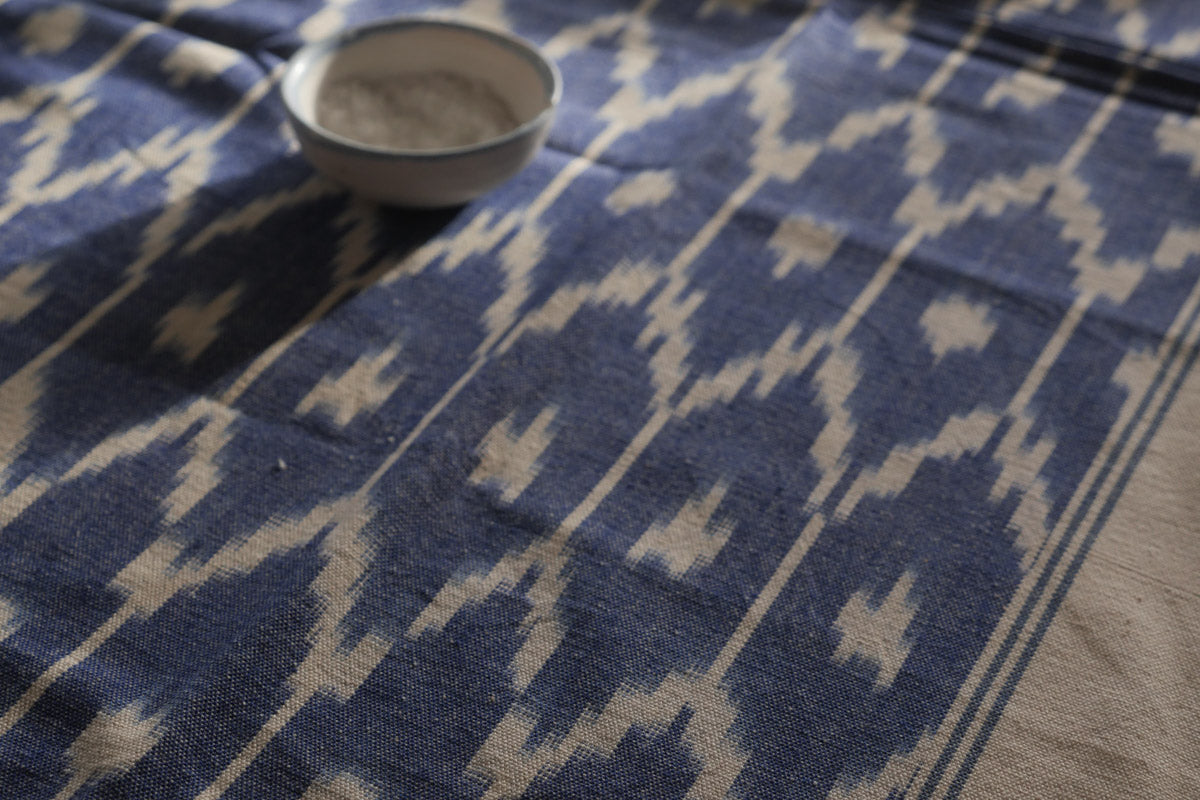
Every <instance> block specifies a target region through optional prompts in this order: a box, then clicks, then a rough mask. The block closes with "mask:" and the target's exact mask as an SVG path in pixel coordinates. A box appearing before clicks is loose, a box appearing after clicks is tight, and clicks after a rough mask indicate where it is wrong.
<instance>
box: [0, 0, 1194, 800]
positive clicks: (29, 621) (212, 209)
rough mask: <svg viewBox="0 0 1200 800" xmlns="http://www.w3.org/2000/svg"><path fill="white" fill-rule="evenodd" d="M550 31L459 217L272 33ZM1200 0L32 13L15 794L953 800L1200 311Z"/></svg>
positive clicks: (6, 757) (22, 182) (20, 210)
mask: <svg viewBox="0 0 1200 800" xmlns="http://www.w3.org/2000/svg"><path fill="white" fill-rule="evenodd" d="M401 12H414V13H437V14H449V15H453V16H459V17H465V18H469V19H474V20H478V21H483V22H486V23H489V24H492V25H495V26H498V27H502V28H504V29H507V30H511V31H514V32H516V33H518V34H520V35H522V36H524V37H526V38H528V39H530V40H531V41H534V42H536V43H537V44H539V45H540V46H542V47H543V48H544V49H545V51H546V52H547V54H548V55H550V56H551V57H552V58H553V59H554V60H555V62H556V63H557V64H558V65H559V67H560V68H561V70H562V71H563V74H564V78H565V87H566V88H565V94H564V102H563V106H562V108H561V110H560V113H559V116H558V118H557V121H556V124H555V127H554V130H553V132H552V134H551V137H550V140H549V142H548V145H547V147H546V149H545V150H544V151H543V152H542V153H541V154H540V155H539V156H538V158H537V159H536V160H535V161H534V163H533V164H532V165H531V166H530V167H529V168H527V169H526V170H525V171H524V172H523V173H521V174H520V175H519V176H518V177H517V178H515V179H513V180H512V181H510V182H509V183H507V184H505V185H504V186H502V187H501V188H500V189H498V190H497V191H495V192H493V193H491V194H489V195H488V196H486V197H484V198H482V199H481V200H479V201H477V202H476V203H473V204H471V205H469V206H466V207H464V208H461V209H453V210H450V211H445V212H413V211H403V210H397V209H388V208H379V207H376V206H373V205H371V204H368V203H365V202H363V201H360V200H357V199H355V198H354V197H352V196H350V195H348V194H346V193H345V192H343V191H342V190H341V189H339V188H338V187H337V186H335V185H333V184H331V183H329V182H327V181H325V180H324V179H322V178H320V177H317V176H315V175H314V173H313V172H312V170H311V169H310V167H309V166H308V165H307V164H306V163H305V162H304V161H303V160H302V159H301V158H300V156H299V154H298V152H297V150H296V148H295V145H294V141H293V139H292V137H291V134H290V132H289V131H288V130H287V128H286V127H285V117H284V113H283V110H282V106H281V103H280V100H279V97H278V92H277V81H278V79H279V77H280V75H281V72H282V68H283V64H284V62H285V61H286V59H287V57H288V56H289V55H290V54H291V53H292V52H294V51H295V49H296V48H298V47H299V46H300V45H301V44H302V43H303V42H304V41H307V40H312V39H315V38H319V37H321V36H324V35H327V34H329V33H332V32H334V31H335V30H338V29H339V28H341V27H342V26H344V25H347V24H353V23H356V22H363V21H367V20H372V19H377V18H379V17H382V16H387V15H390V14H395V13H401ZM1197 103H1200V6H1197V5H1196V4H1194V3H1192V2H1187V0H1175V1H1174V2H1172V1H1170V0H1157V2H1145V3H1140V4H1137V3H1124V2H1100V1H1099V0H1095V1H1093V2H1087V0H1084V2H1078V3H1076V2H1057V3H1055V2H1050V1H1049V0H1023V1H1017V0H1013V1H1010V2H989V1H988V0H976V2H971V3H958V4H943V3H935V2H914V1H913V0H908V2H899V3H893V2H880V3H868V2H859V1H858V0H828V2H824V3H820V2H799V1H798V0H795V1H789V0H702V1H701V2H682V0H641V1H640V2H637V3H634V2H632V1H631V0H630V1H626V2H599V0H579V2H571V3H559V2H553V1H552V0H465V1H464V2H444V3H442V2H432V3H426V2H407V1H402V2H387V3H384V2H378V0H329V1H328V2H325V3H321V2H316V0H106V1H105V2H98V1H93V0H79V1H78V2H57V1H56V0H55V1H53V2H51V1H48V0H5V1H4V2H0V176H2V177H0V524H2V526H3V528H2V530H0V797H4V798H23V799H25V800H41V799H45V800H65V799H66V798H78V799H80V800H82V799H83V798H96V799H97V800H98V799H99V798H139V799H141V798H155V799H156V800H168V799H170V800H175V799H176V798H178V799H179V800H183V799H184V798H187V799H188V800H216V798H219V797H224V798H230V800H235V799H241V798H244V799H246V800H250V799H253V800H276V799H278V800H284V798H288V799H289V800H290V799H294V798H302V799H303V800H335V799H336V800H375V799H376V798H379V799H382V798H428V799H429V800H434V798H436V799H437V800H448V799H449V798H464V799H465V798H472V799H476V800H477V799H479V798H486V799H487V800H502V799H509V798H529V799H530V800H533V799H534V798H573V799H574V800H583V798H592V797H596V798H599V797H604V798H618V797H619V798H636V797H645V798H694V799H699V798H726V797H729V798H785V797H789V798H850V797H863V798H872V797H877V798H890V797H906V798H934V797H937V798H941V797H955V796H958V795H959V794H960V793H961V792H962V789H963V786H964V783H965V781H966V780H967V778H968V777H969V776H970V774H971V771H972V769H973V766H974V765H975V763H976V761H977V760H978V758H979V756H980V753H981V752H982V751H983V749H984V748H986V747H987V744H988V740H989V735H990V733H991V732H992V730H993V728H994V726H995V725H996V722H997V720H998V718H999V716H1000V715H1001V713H1002V712H1003V711H1004V708H1005V703H1006V702H1007V699H1008V698H1009V696H1010V695H1011V694H1012V692H1013V690H1014V687H1015V686H1016V685H1017V682H1018V681H1020V679H1021V677H1022V673H1023V671H1024V669H1025V667H1026V665H1027V664H1028V662H1029V660H1030V658H1031V657H1032V654H1033V653H1034V652H1035V650H1036V648H1037V647H1038V644H1039V641H1040V639H1041V637H1042V635H1043V633H1044V632H1045V629H1046V626H1047V625H1049V622H1050V621H1051V620H1052V619H1053V618H1054V614H1055V611H1056V609H1057V608H1058V606H1059V604H1060V603H1061V601H1062V597H1063V595H1064V594H1065V592H1066V591H1067V590H1068V589H1069V588H1070V585H1071V581H1072V579H1073V575H1074V574H1075V572H1076V571H1077V570H1078V568H1079V565H1080V564H1081V563H1082V561H1083V560H1084V559H1086V557H1087V555H1088V551H1089V547H1090V545H1091V542H1092V541H1093V540H1094V539H1095V537H1096V536H1097V535H1098V533H1099V532H1100V531H1101V530H1102V529H1103V527H1104V524H1105V521H1106V518H1107V516H1108V514H1109V511H1110V510H1111V507H1112V504H1113V503H1114V502H1115V501H1116V498H1118V497H1119V496H1120V493H1121V491H1122V489H1123V487H1124V485H1125V483H1126V482H1127V481H1128V478H1129V475H1130V474H1131V472H1132V470H1134V469H1135V467H1136V465H1137V462H1138V459H1139V457H1140V452H1141V448H1143V447H1144V443H1145V442H1146V441H1147V440H1148V439H1149V437H1150V436H1152V435H1153V433H1154V431H1155V428H1156V425H1157V420H1159V419H1161V416H1162V414H1164V413H1165V411H1166V409H1167V408H1169V406H1170V404H1171V403H1172V400H1173V398H1174V397H1175V393H1176V392H1177V390H1178V386H1179V384H1180V382H1181V381H1182V379H1183V377H1184V376H1185V375H1186V374H1187V372H1188V370H1190V369H1191V367H1192V365H1193V361H1194V360H1195V356H1196V353H1197V337H1198V336H1200V324H1198V322H1197V316H1198V314H1200V122H1198V121H1197V119H1198V118H1197V117H1196V116H1195V110H1196V106H1197Z"/></svg>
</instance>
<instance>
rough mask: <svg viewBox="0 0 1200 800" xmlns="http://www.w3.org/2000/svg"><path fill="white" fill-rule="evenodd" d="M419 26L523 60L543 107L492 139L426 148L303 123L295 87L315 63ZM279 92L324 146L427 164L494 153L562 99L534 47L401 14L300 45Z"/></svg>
mask: <svg viewBox="0 0 1200 800" xmlns="http://www.w3.org/2000/svg"><path fill="white" fill-rule="evenodd" d="M420 27H436V28H451V29H455V30H459V31H463V32H465V33H469V34H472V35H475V36H482V37H485V38H487V39H491V40H492V41H493V42H495V43H497V44H500V45H501V46H503V47H505V48H506V49H508V50H510V51H512V52H513V53H515V54H517V55H518V56H520V57H521V58H523V59H525V60H526V61H528V62H529V63H530V64H531V65H532V66H533V67H534V69H535V70H537V72H538V73H539V74H540V75H541V78H542V82H543V84H544V85H545V88H546V95H547V104H546V107H545V108H544V109H542V110H541V111H540V112H538V113H537V114H536V115H535V116H533V117H531V118H530V119H528V120H526V121H525V122H522V123H521V124H520V125H518V126H517V127H515V128H513V129H512V130H509V131H505V132H504V133H502V134H500V135H499V136H494V137H492V138H491V139H485V140H484V141H482V142H476V143H475V144H469V145H460V146H458V147H440V148H429V149H412V148H393V147H380V146H378V145H371V144H366V143H364V142H360V141H358V140H356V139H352V138H350V137H348V136H343V135H341V134H338V133H334V132H333V131H331V130H328V129H327V128H324V127H322V126H321V125H318V124H317V122H316V120H308V119H305V117H304V116H303V115H301V114H300V113H299V112H298V111H297V110H296V109H297V106H298V102H297V98H296V93H297V92H298V91H299V87H300V85H301V82H302V81H303V80H304V78H305V76H306V75H307V74H308V72H309V71H310V70H311V69H312V67H313V65H314V64H316V63H317V61H318V60H319V59H322V58H325V57H327V56H330V55H332V54H334V53H336V52H337V51H338V50H341V49H343V48H345V47H347V46H349V45H351V44H353V43H355V42H358V41H361V40H362V39H365V38H368V37H370V36H375V35H378V34H381V33H389V32H392V31H395V30H404V29H412V28H420ZM280 94H281V96H282V98H283V105H284V108H285V110H286V111H287V115H288V117H289V118H290V119H291V120H292V124H293V125H295V126H296V127H297V128H302V129H303V130H304V131H306V132H307V133H308V134H309V135H311V136H314V137H316V138H318V139H320V140H321V142H322V143H323V144H324V145H326V146H328V147H332V148H334V149H337V150H341V151H343V152H348V153H353V154H355V155H360V156H369V157H373V158H380V159H387V160H391V159H403V160H421V161H426V160H434V159H442V158H453V157H455V156H462V155H467V154H474V153H481V152H486V151H489V150H495V149H498V148H501V147H504V146H505V145H507V144H508V143H510V142H512V141H514V140H516V139H520V138H522V137H524V136H526V135H528V134H529V133H531V132H533V131H536V130H537V129H539V128H542V127H543V126H545V125H546V124H547V123H548V122H549V120H550V119H551V118H552V117H553V116H554V113H555V110H556V109H557V107H558V103H559V99H560V98H561V97H562V74H561V73H560V72H559V69H558V66H557V65H556V64H555V63H554V62H553V61H551V60H550V59H549V58H548V57H547V56H546V55H545V54H543V53H542V51H541V50H540V49H539V48H538V47H537V46H536V45H534V44H533V43H532V42H530V41H528V40H526V39H523V38H522V37H520V36H517V35H515V34H513V33H509V32H508V31H505V30H501V29H499V28H495V27H491V26H488V25H481V24H478V23H474V22H466V21H462V20H456V19H443V18H439V17H433V16H413V15H410V16H403V15H402V16H394V17H388V18H385V19H380V20H375V21H373V22H367V23H364V24H361V25H355V26H352V27H349V28H345V29H343V30H341V31H339V32H337V33H334V34H332V35H331V36H326V37H325V38H323V39H318V40H316V41H314V42H310V43H309V44H306V45H304V46H302V47H301V48H300V49H299V50H297V51H296V52H295V53H294V54H293V55H292V57H291V58H290V59H288V63H287V68H286V70H285V71H284V75H283V80H282V81H281V82H280Z"/></svg>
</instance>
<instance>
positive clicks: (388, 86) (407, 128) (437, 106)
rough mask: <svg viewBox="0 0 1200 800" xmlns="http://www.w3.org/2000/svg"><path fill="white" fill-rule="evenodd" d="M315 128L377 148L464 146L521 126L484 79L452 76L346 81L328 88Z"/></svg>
mask: <svg viewBox="0 0 1200 800" xmlns="http://www.w3.org/2000/svg"><path fill="white" fill-rule="evenodd" d="M317 124H318V125H320V126H321V127H323V128H325V129H326V130H329V131H332V132H333V133H336V134H339V135H341V136H345V137H346V138H348V139H354V140H355V141H358V142H362V143H363V144H368V145H372V146H374V147H386V148H392V149H397V150H438V149H442V148H447V147H466V146H468V145H473V144H478V143H480V142H484V141H487V140H488V139H493V138H495V137H497V136H500V135H501V134H504V133H507V132H508V131H510V130H512V129H513V128H515V127H517V120H516V117H515V116H514V115H513V113H512V110H511V109H509V107H508V105H507V104H506V103H505V102H504V101H503V100H502V99H501V98H500V97H498V96H497V95H496V93H495V91H493V90H492V88H491V87H490V86H488V85H487V83H485V82H484V81H482V80H479V79H477V78H468V77H465V76H463V75H456V74H453V73H450V72H442V71H434V72H411V73H404V74H400V75H390V76H386V77H372V78H365V77H354V76H352V77H348V78H342V79H340V80H337V81H333V82H332V83H330V84H328V85H326V86H324V87H323V88H322V90H321V92H320V94H319V96H318V98H317Z"/></svg>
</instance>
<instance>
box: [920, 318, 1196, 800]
mask: <svg viewBox="0 0 1200 800" xmlns="http://www.w3.org/2000/svg"><path fill="white" fill-rule="evenodd" d="M1198 316H1200V305H1197V308H1196V310H1194V311H1193V312H1192V315H1191V318H1190V319H1189V320H1188V323H1187V325H1186V326H1185V328H1184V331H1183V333H1182V334H1181V335H1180V336H1179V337H1178V338H1177V339H1176V340H1175V342H1174V343H1173V344H1172V345H1171V349H1170V351H1169V353H1168V354H1167V357H1166V358H1165V359H1164V360H1163V363H1162V365H1161V366H1160V367H1159V370H1158V372H1157V373H1156V374H1155V376H1154V380H1153V382H1152V383H1151V385H1150V389H1149V391H1147V392H1146V394H1145V396H1144V397H1143V398H1142V401H1141V402H1140V403H1139V404H1138V408H1137V411H1136V412H1134V414H1133V416H1132V418H1131V419H1130V420H1129V422H1128V423H1127V424H1126V426H1125V430H1123V431H1122V432H1121V436H1120V438H1119V439H1118V440H1117V446H1116V447H1114V448H1113V450H1112V452H1111V453H1109V455H1108V458H1107V459H1105V463H1104V466H1103V467H1102V468H1101V470H1100V473H1099V475H1097V476H1096V480H1095V481H1093V482H1092V485H1091V487H1089V488H1088V491H1087V495H1086V496H1085V498H1084V501H1083V503H1082V504H1081V505H1080V507H1079V508H1078V509H1076V511H1075V515H1074V516H1073V517H1072V518H1071V523H1070V525H1069V526H1068V528H1067V530H1066V532H1065V533H1064V535H1063V538H1062V540H1061V541H1060V542H1059V543H1058V545H1057V546H1056V547H1055V549H1054V553H1053V554H1052V555H1051V556H1050V560H1049V561H1048V562H1047V564H1046V566H1045V568H1044V569H1043V570H1042V574H1041V576H1040V577H1039V578H1038V580H1037V583H1036V584H1035V585H1034V588H1033V590H1032V592H1031V593H1030V596H1029V597H1028V598H1027V599H1026V601H1025V605H1024V606H1023V607H1022V608H1021V613H1020V614H1019V615H1018V616H1017V620H1016V622H1015V623H1014V625H1013V628H1012V630H1011V631H1009V634H1008V636H1007V637H1005V640H1004V644H1003V645H1001V648H1000V652H999V653H997V654H996V656H995V658H994V659H992V663H991V664H990V665H989V666H988V670H987V672H986V673H985V674H984V677H983V680H982V682H981V683H980V685H979V686H978V687H977V688H976V690H975V693H974V695H973V696H972V697H971V702H970V703H969V704H968V706H967V709H966V711H965V712H964V714H963V716H962V718H961V719H960V720H959V721H958V724H957V725H955V727H954V732H953V733H952V734H951V736H950V741H949V742H948V743H947V744H946V747H945V749H944V750H943V751H942V753H941V755H940V756H939V757H938V760H937V762H936V763H935V764H934V767H933V770H932V771H931V772H930V775H929V778H928V779H927V780H926V781H925V784H924V786H922V788H921V793H920V794H919V795H918V796H917V798H918V800H926V798H928V797H929V796H930V795H931V794H933V792H934V791H935V790H936V789H937V787H938V784H939V783H940V782H941V778H942V775H943V774H944V773H945V771H946V767H947V766H948V764H949V761H950V759H951V758H953V756H954V753H955V752H956V751H957V749H958V744H959V742H961V741H962V739H963V737H964V736H965V735H966V730H967V728H968V727H969V726H970V724H971V722H972V721H974V719H975V715H976V714H977V713H978V711H979V707H980V706H981V705H982V704H983V699H984V696H985V695H986V694H987V692H988V690H989V689H990V688H991V685H992V682H993V681H994V680H995V679H996V675H997V674H998V673H999V671H1000V669H1001V668H1002V667H1003V665H1004V662H1005V661H1006V660H1007V658H1008V654H1009V653H1010V652H1011V651H1012V649H1013V648H1014V647H1015V646H1016V643H1017V638H1018V637H1019V635H1020V633H1021V631H1023V630H1025V623H1026V621H1027V620H1028V618H1029V616H1030V615H1031V614H1032V613H1033V609H1034V606H1036V605H1037V602H1038V600H1040V599H1041V596H1042V593H1043V592H1044V591H1045V588H1046V585H1047V584H1048V583H1049V581H1050V576H1051V575H1053V574H1054V569H1055V567H1056V566H1057V565H1058V562H1059V560H1060V559H1061V558H1062V557H1063V555H1064V554H1065V552H1066V550H1067V549H1068V547H1069V546H1070V544H1071V542H1072V541H1073V539H1074V537H1075V532H1076V530H1077V529H1078V528H1079V526H1080V525H1082V524H1083V520H1084V518H1085V517H1086V516H1087V514H1088V512H1089V511H1090V510H1091V507H1092V503H1094V502H1095V500H1096V495H1098V494H1099V492H1100V487H1102V486H1103V485H1104V482H1105V480H1106V479H1107V478H1108V475H1109V473H1110V472H1111V471H1112V469H1113V467H1114V465H1115V463H1116V461H1117V459H1118V458H1120V456H1121V454H1122V453H1124V452H1125V449H1126V446H1127V444H1128V442H1129V439H1131V438H1132V437H1133V431H1134V429H1135V428H1136V427H1137V424H1138V422H1139V421H1141V419H1142V417H1143V416H1145V414H1146V411H1147V408H1148V407H1149V405H1151V404H1152V402H1153V400H1154V397H1155V395H1156V394H1157V392H1158V388H1159V386H1160V385H1161V384H1162V382H1163V381H1164V380H1165V379H1166V374H1167V372H1169V371H1170V368H1171V366H1172V365H1173V364H1174V363H1175V361H1176V360H1177V359H1178V357H1179V355H1180V353H1181V351H1182V349H1183V341H1184V339H1186V338H1187V333H1188V332H1190V331H1191V330H1192V329H1193V327H1194V326H1195V323H1196V319H1197V317H1198ZM1172 396H1173V395H1172ZM1131 467H1132V464H1131ZM972 750H974V747H973V748H972Z"/></svg>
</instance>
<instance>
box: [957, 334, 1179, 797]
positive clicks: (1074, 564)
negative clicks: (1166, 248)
mask: <svg viewBox="0 0 1200 800" xmlns="http://www.w3.org/2000/svg"><path fill="white" fill-rule="evenodd" d="M1195 318H1196V315H1193V317H1192V320H1193V322H1194V321H1195ZM1190 327H1191V326H1189V330H1190ZM1176 345H1177V346H1178V345H1179V342H1176ZM1198 355H1200V348H1196V347H1194V348H1192V352H1191V354H1189V355H1188V357H1187V362H1186V363H1185V364H1184V366H1183V369H1182V370H1180V372H1179V375H1178V377H1176V378H1175V382H1174V383H1173V384H1172V385H1171V388H1170V389H1169V390H1168V392H1167V397H1166V401H1165V402H1164V403H1163V405H1162V407H1161V408H1160V409H1159V410H1158V413H1157V414H1155V416H1154V419H1153V420H1152V421H1151V423H1150V427H1149V428H1147V430H1146V434H1145V435H1144V436H1143V437H1142V439H1141V441H1140V442H1138V445H1137V449H1136V450H1135V451H1134V455H1133V457H1132V458H1130V460H1129V464H1127V465H1126V467H1125V470H1124V471H1123V472H1122V473H1121V477H1120V478H1119V479H1118V481H1117V485H1116V486H1115V487H1114V488H1113V491H1112V493H1111V494H1110V495H1109V496H1108V499H1107V500H1106V501H1105V503H1104V508H1103V509H1102V510H1101V512H1100V516H1099V517H1098V518H1097V519H1096V521H1095V522H1094V523H1093V524H1092V527H1091V529H1090V530H1089V531H1088V533H1087V536H1086V537H1085V538H1084V540H1083V542H1082V543H1081V544H1080V546H1079V552H1078V553H1076V554H1075V558H1074V559H1072V560H1071V564H1070V566H1069V567H1067V574H1066V575H1065V576H1064V577H1063V580H1062V582H1061V583H1060V584H1059V585H1058V587H1057V588H1056V589H1055V591H1054V595H1053V596H1052V597H1051V599H1050V603H1049V604H1048V605H1047V607H1046V610H1045V611H1044V612H1043V613H1042V618H1041V619H1040V620H1039V621H1038V625H1037V628H1036V629H1035V631H1034V634H1033V637H1032V638H1031V639H1030V641H1029V643H1028V644H1027V645H1026V646H1025V650H1024V651H1023V652H1022V653H1021V657H1020V658H1019V659H1018V661H1017V665H1016V667H1015V668H1014V669H1013V672H1012V674H1011V675H1009V677H1008V680H1007V681H1006V682H1005V684H1004V689H1003V690H1001V692H1000V696H999V697H997V698H996V703H995V704H994V705H993V706H992V710H991V711H990V712H989V713H988V716H987V719H986V720H985V722H984V725H983V728H982V729H980V731H979V735H978V736H977V737H976V739H975V742H974V743H973V744H972V745H971V749H970V751H969V752H968V754H967V757H966V759H965V760H964V762H963V765H962V766H961V767H960V768H959V771H958V774H957V775H956V776H955V778H954V783H952V784H951V785H950V792H949V794H948V797H951V798H954V797H957V796H958V793H959V792H960V791H962V787H963V784H964V783H965V782H966V780H967V778H968V777H970V774H971V770H972V769H973V768H974V767H975V763H976V762H977V761H978V760H979V756H980V755H981V754H982V753H983V748H984V746H985V745H986V744H987V741H988V738H989V737H990V736H991V733H992V730H993V729H994V728H995V727H996V723H997V722H998V721H999V720H1000V715H1001V714H1002V713H1004V708H1005V706H1006V705H1007V704H1008V701H1009V699H1010V698H1011V697H1012V694H1013V692H1014V691H1015V690H1016V687H1017V683H1018V682H1019V681H1020V680H1021V676H1022V675H1024V673H1025V669H1026V668H1027V667H1028V666H1029V662H1030V661H1031V660H1032V659H1033V655H1034V652H1035V651H1036V650H1037V648H1038V645H1039V644H1041V641H1042V639H1043V638H1044V637H1045V635H1046V631H1047V629H1049V627H1050V623H1051V622H1053V621H1054V617H1055V615H1056V614H1057V613H1058V608H1059V606H1060V605H1062V601H1063V599H1064V598H1065V597H1066V594H1067V591H1068V590H1069V589H1070V588H1071V584H1072V583H1074V581H1075V576H1076V574H1078V572H1079V569H1080V567H1081V566H1083V562H1084V559H1086V558H1087V555H1088V552H1089V551H1090V550H1091V548H1092V545H1093V544H1094V543H1095V541H1096V538H1097V537H1098V536H1099V535H1100V531H1101V530H1103V529H1104V524H1105V522H1106V521H1107V520H1108V517H1109V516H1110V515H1111V514H1112V510H1113V508H1115V507H1116V504H1117V502H1118V501H1119V500H1120V499H1121V494H1122V493H1123V492H1124V491H1125V486H1126V485H1127V484H1128V483H1129V479H1130V478H1131V477H1132V476H1133V471H1134V469H1135V468H1136V467H1137V465H1138V462H1140V461H1141V460H1142V457H1143V456H1144V455H1145V454H1146V449H1147V448H1148V447H1149V446H1150V440H1151V439H1153V438H1154V435H1155V433H1157V432H1158V429H1159V427H1160V426H1161V425H1162V422H1163V419H1165V418H1166V415H1167V412H1168V411H1170V409H1171V404H1172V403H1173V402H1174V400H1175V397H1176V395H1178V394H1179V389H1180V387H1181V386H1182V385H1183V382H1184V381H1185V380H1186V379H1187V376H1188V374H1189V373H1190V372H1191V370H1192V367H1193V366H1194V365H1195V363H1196V358H1197V356H1198Z"/></svg>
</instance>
